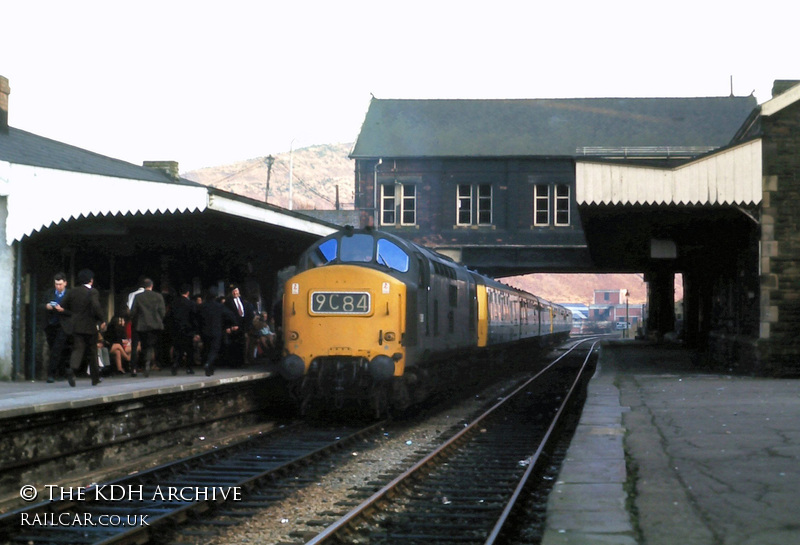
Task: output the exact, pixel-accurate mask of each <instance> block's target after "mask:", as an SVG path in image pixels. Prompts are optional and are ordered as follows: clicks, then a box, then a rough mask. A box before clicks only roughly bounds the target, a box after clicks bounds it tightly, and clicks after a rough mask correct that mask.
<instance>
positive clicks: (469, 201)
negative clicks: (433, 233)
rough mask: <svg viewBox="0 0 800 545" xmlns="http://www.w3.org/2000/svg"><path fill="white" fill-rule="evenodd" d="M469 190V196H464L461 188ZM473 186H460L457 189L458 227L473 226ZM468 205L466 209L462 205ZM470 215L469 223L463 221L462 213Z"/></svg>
mask: <svg viewBox="0 0 800 545" xmlns="http://www.w3.org/2000/svg"><path fill="white" fill-rule="evenodd" d="M462 187H464V188H467V189H469V195H462V194H461V188H462ZM472 192H473V191H472V184H458V186H457V187H456V225H472ZM464 203H466V207H463V206H462V205H463V204H464ZM462 211H464V212H466V213H467V214H468V216H469V219H468V220H467V221H461V212H462Z"/></svg>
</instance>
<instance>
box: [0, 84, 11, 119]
mask: <svg viewBox="0 0 800 545" xmlns="http://www.w3.org/2000/svg"><path fill="white" fill-rule="evenodd" d="M10 94H11V87H9V85H8V78H5V77H3V76H0V132H5V133H7V132H8V95H10Z"/></svg>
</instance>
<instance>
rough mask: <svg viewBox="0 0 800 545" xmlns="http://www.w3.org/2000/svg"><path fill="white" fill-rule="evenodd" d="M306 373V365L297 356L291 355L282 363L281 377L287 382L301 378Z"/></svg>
mask: <svg viewBox="0 0 800 545" xmlns="http://www.w3.org/2000/svg"><path fill="white" fill-rule="evenodd" d="M305 373H306V364H305V362H303V358H301V357H300V356H298V355H297V354H289V355H288V356H286V357H285V358H283V361H282V362H281V376H283V378H285V379H286V380H295V379H298V378H301V377H302V376H303V375H305Z"/></svg>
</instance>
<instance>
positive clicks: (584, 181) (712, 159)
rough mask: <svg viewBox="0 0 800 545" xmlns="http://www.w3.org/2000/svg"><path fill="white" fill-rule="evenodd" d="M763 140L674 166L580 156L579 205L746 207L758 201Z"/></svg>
mask: <svg viewBox="0 0 800 545" xmlns="http://www.w3.org/2000/svg"><path fill="white" fill-rule="evenodd" d="M761 154H762V151H761V140H760V139H756V140H752V141H750V142H746V143H743V144H739V145H736V146H732V147H729V148H727V149H723V150H719V151H716V152H713V153H709V154H707V155H704V156H702V157H700V158H699V159H696V160H694V161H690V162H688V163H685V164H682V165H680V166H677V167H646V166H638V165H630V164H625V163H621V162H619V161H616V162H615V161H613V160H606V161H591V160H588V159H587V160H578V161H577V164H576V169H575V184H576V186H575V198H576V200H577V202H578V204H579V205H587V204H590V205H598V204H615V205H627V204H637V205H645V204H646V205H670V204H681V205H741V206H745V205H750V204H759V203H760V202H761Z"/></svg>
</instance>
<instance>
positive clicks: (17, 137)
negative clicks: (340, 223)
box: [0, 127, 335, 245]
mask: <svg viewBox="0 0 800 545" xmlns="http://www.w3.org/2000/svg"><path fill="white" fill-rule="evenodd" d="M154 163H165V164H166V163H171V162H170V161H164V162H159V161H156V162H154ZM174 168H175V172H174V173H172V174H170V173H169V172H167V171H165V170H162V169H161V168H153V167H150V166H139V165H134V164H131V163H127V162H125V161H121V160H119V159H114V158H112V157H106V156H103V155H99V154H97V153H93V152H91V151H88V150H84V149H81V148H78V147H75V146H71V145H69V144H65V143H63V142H57V141H55V140H50V139H48V138H44V137H41V136H38V135H35V134H32V133H29V132H26V131H22V130H19V129H15V128H13V127H10V128H9V129H8V131H7V132H6V131H0V199H2V198H5V199H6V205H7V206H6V207H5V208H6V210H7V211H8V215H7V217H6V218H5V242H6V244H8V245H11V244H12V243H13V242H14V241H18V240H21V239H22V238H23V237H26V236H30V235H32V234H33V233H36V232H38V231H41V230H43V229H47V228H48V227H50V226H54V225H58V224H60V223H62V222H66V221H70V220H76V219H80V218H90V217H103V216H126V215H138V214H168V213H172V214H176V213H190V212H204V211H206V210H214V211H217V212H220V213H223V214H228V215H231V216H235V217H241V218H246V219H250V220H253V221H257V222H262V223H266V224H269V225H275V226H279V227H283V228H286V229H290V230H294V231H300V232H303V233H311V234H315V235H320V236H325V235H327V234H330V233H332V232H333V231H335V226H332V225H330V224H328V223H326V222H322V221H319V220H316V219H314V218H311V217H309V216H306V215H303V214H300V213H298V212H293V211H291V210H284V209H282V208H279V207H276V206H272V205H269V204H267V203H263V202H261V201H257V200H253V199H249V198H246V197H242V196H239V195H235V194H233V193H230V192H226V191H222V190H219V189H215V188H212V187H208V186H204V185H201V184H198V183H196V182H193V181H191V180H187V179H184V178H180V177H179V176H178V175H177V163H174ZM0 211H2V207H0ZM2 220H3V218H2V217H0V232H2Z"/></svg>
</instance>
